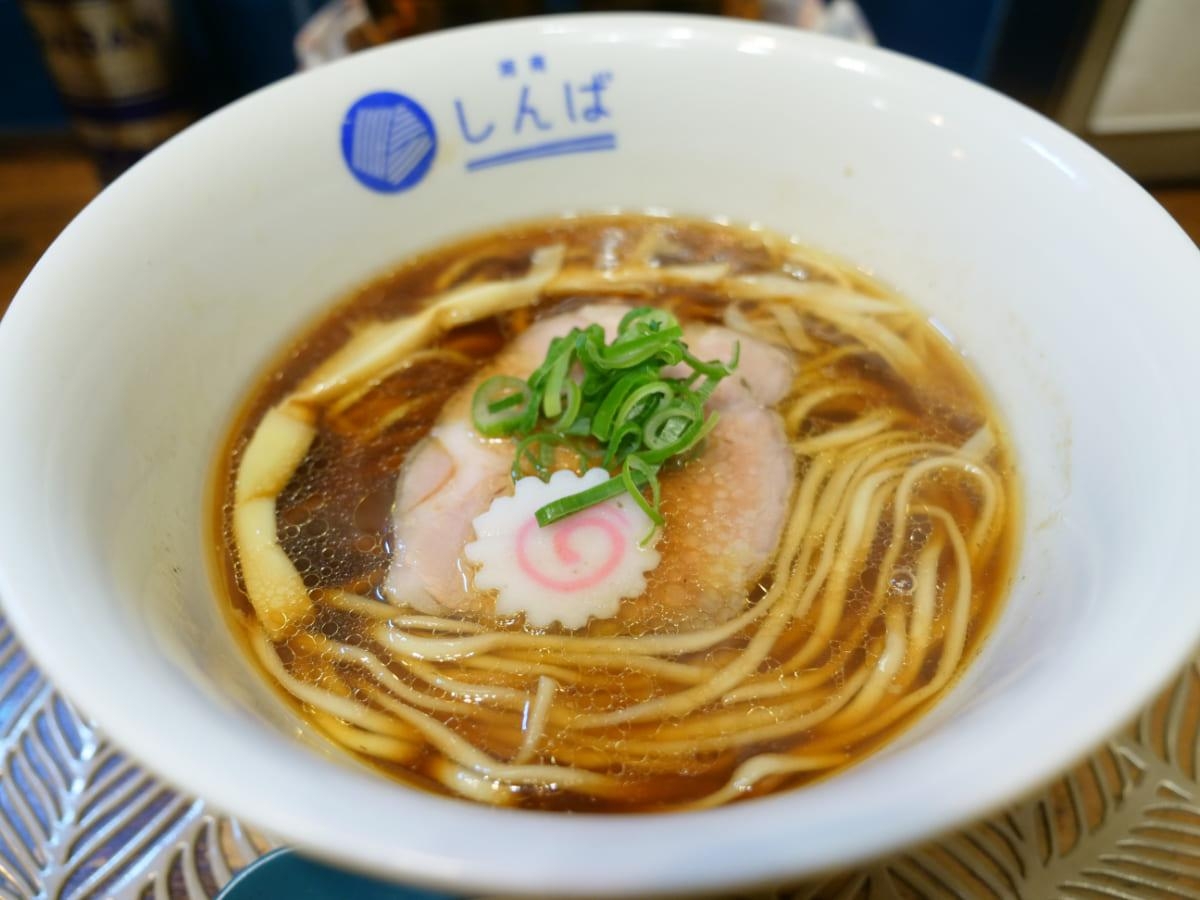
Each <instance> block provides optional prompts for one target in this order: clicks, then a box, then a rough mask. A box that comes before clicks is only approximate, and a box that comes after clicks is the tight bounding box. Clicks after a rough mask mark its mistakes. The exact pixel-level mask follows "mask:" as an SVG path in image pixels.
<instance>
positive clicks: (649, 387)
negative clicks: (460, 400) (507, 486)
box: [471, 306, 741, 537]
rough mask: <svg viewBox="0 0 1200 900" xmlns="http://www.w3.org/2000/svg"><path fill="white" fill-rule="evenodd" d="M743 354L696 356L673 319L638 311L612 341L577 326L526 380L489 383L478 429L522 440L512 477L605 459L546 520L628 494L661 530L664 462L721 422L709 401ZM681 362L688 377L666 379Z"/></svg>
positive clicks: (596, 329)
mask: <svg viewBox="0 0 1200 900" xmlns="http://www.w3.org/2000/svg"><path fill="white" fill-rule="evenodd" d="M740 352H741V347H740V345H735V346H734V351H733V358H732V359H731V360H730V361H729V362H728V363H723V362H720V361H719V360H708V361H705V360H700V359H698V358H697V357H696V356H695V355H693V354H692V353H691V352H690V351H689V350H688V347H687V344H685V343H684V342H683V328H682V327H680V324H679V320H678V319H677V318H676V317H675V316H674V315H672V314H671V313H670V312H669V311H668V310H665V309H659V308H655V307H646V306H643V307H638V308H637V309H632V310H630V311H629V312H628V313H626V314H625V316H624V317H622V319H621V322H620V324H619V325H618V327H617V334H616V336H615V337H614V338H613V340H612V341H611V342H609V341H606V339H605V334H604V329H603V328H602V327H600V326H599V325H597V324H592V325H589V326H588V327H587V328H584V329H579V328H576V329H573V330H572V331H571V332H570V333H569V334H566V335H563V336H562V337H557V338H555V339H554V340H552V341H551V342H550V346H549V347H548V348H547V350H546V358H545V359H544V360H543V361H542V363H541V365H539V366H538V367H537V369H535V370H534V372H533V374H531V375H530V376H529V378H528V379H527V380H526V381H522V380H521V379H519V378H513V377H512V376H508V375H495V376H493V377H491V378H489V379H487V380H486V381H484V382H483V383H482V384H481V385H480V386H479V388H478V389H477V390H476V392H475V396H474V398H473V402H472V408H471V411H472V415H473V418H474V421H475V428H476V430H477V431H478V432H479V433H480V434H481V435H484V436H485V437H508V436H511V437H514V438H517V439H518V442H517V447H516V453H515V457H514V460H513V465H512V477H513V480H514V481H516V480H518V479H520V478H522V477H524V476H526V475H536V476H537V477H539V478H543V479H546V478H549V477H550V475H551V474H552V473H553V471H554V470H555V469H556V468H560V467H561V466H562V465H563V459H562V455H563V453H564V452H565V453H567V454H570V455H573V458H574V463H575V469H576V471H578V472H579V473H580V474H583V472H584V471H585V470H586V469H587V468H588V467H589V466H593V465H596V464H599V465H601V466H602V467H603V468H605V469H607V470H608V471H609V473H610V475H612V476H613V477H612V478H610V479H609V480H608V481H606V482H604V483H603V484H601V485H597V486H596V487H594V488H589V489H588V490H586V491H582V492H581V493H579V494H574V495H572V496H570V497H564V498H562V499H561V500H557V501H555V502H554V503H550V504H547V505H546V506H544V507H542V508H541V509H539V510H538V511H537V521H538V523H539V524H540V525H548V524H550V523H551V522H555V521H557V520H559V519H561V518H563V517H565V516H568V515H570V514H571V513H573V512H578V511H579V510H581V509H586V508H587V507H589V506H592V505H594V504H596V503H601V502H603V501H604V500H607V499H609V498H610V497H615V496H617V495H618V494H621V493H623V492H628V493H629V494H630V495H631V496H632V497H633V498H634V500H635V502H637V504H638V505H639V506H640V507H641V508H642V509H643V510H644V511H645V512H646V514H647V515H648V516H649V517H650V519H651V521H652V522H654V523H655V525H656V526H657V525H660V524H662V514H661V513H660V512H659V483H658V471H659V468H660V466H662V465H663V464H664V463H666V462H667V461H669V460H671V459H674V458H682V457H684V455H685V454H687V453H689V452H690V451H691V450H692V449H693V448H694V447H695V446H696V445H697V444H699V443H700V441H702V440H704V438H705V437H706V436H707V435H708V434H709V433H710V432H711V431H712V429H713V428H714V427H715V425H716V423H717V415H716V413H711V414H710V415H709V416H708V417H707V418H706V417H705V415H704V404H705V403H706V402H707V401H708V399H709V397H711V396H712V393H713V391H714V390H716V387H717V385H718V383H719V382H720V381H721V379H723V378H725V377H726V376H728V375H729V374H730V372H732V371H733V370H734V369H735V368H736V367H737V365H738V359H739V355H740ZM681 364H682V365H683V366H685V367H686V369H687V371H686V373H685V374H682V375H680V377H670V376H665V375H663V370H664V369H666V368H667V367H670V366H676V365H681ZM647 485H648V486H649V487H650V496H649V497H646V496H645V494H643V490H644V488H645V487H646V486H647ZM647 537H649V536H647Z"/></svg>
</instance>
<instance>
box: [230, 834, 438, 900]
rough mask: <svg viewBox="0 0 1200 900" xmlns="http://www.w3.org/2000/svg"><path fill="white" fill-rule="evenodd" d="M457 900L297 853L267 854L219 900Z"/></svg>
mask: <svg viewBox="0 0 1200 900" xmlns="http://www.w3.org/2000/svg"><path fill="white" fill-rule="evenodd" d="M346 898H353V900H454V898H452V897H451V896H450V895H449V894H434V893H431V892H429V891H422V890H418V889H417V888H409V887H401V886H399V885H395V884H387V883H385V882H382V881H376V880H375V879H374V878H368V877H366V876H365V875H355V874H353V873H351V872H344V871H342V870H341V869H335V868H333V867H332V866H327V865H324V864H323V863H319V862H315V861H313V860H311V859H306V858H304V857H303V856H301V855H300V854H299V853H297V852H296V851H295V850H289V849H288V848H286V847H285V848H282V849H279V850H275V851H273V852H271V853H268V854H267V855H266V856H264V857H262V858H261V859H258V860H256V861H255V862H253V863H251V864H250V865H249V866H247V867H246V868H245V869H243V870H242V871H241V872H239V873H238V875H237V876H236V877H234V879H233V880H232V881H230V882H229V884H227V885H226V886H225V889H224V890H223V891H221V893H220V895H219V896H218V897H217V900H346Z"/></svg>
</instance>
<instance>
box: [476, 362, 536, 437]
mask: <svg viewBox="0 0 1200 900" xmlns="http://www.w3.org/2000/svg"><path fill="white" fill-rule="evenodd" d="M531 412H534V413H535V412H536V406H535V404H534V399H533V391H532V389H531V388H530V387H529V385H527V384H526V383H525V382H524V381H522V380H521V379H520V378H514V377H512V376H511V375H493V376H492V377H491V378H489V379H487V381H485V382H484V383H483V384H481V385H480V386H479V389H478V390H477V391H476V392H475V396H474V398H472V401H471V417H472V419H474V422H475V430H476V431H478V432H479V433H480V434H482V435H483V436H484V437H504V436H506V435H510V434H513V433H515V432H517V431H521V430H524V429H525V428H526V427H528V424H529V423H530V422H531V420H532V418H533V417H532V416H531V415H530V413H531Z"/></svg>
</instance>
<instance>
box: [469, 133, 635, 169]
mask: <svg viewBox="0 0 1200 900" xmlns="http://www.w3.org/2000/svg"><path fill="white" fill-rule="evenodd" d="M616 149H617V136H616V135H615V134H614V133H613V132H611V131H603V132H600V133H599V134H588V135H584V136H583V137H574V138H566V139H563V140H557V141H546V142H544V143H541V144H533V145H532V146H529V147H520V148H518V149H516V150H505V151H504V152H502V153H493V154H492V155H490V156H479V157H476V158H475V159H471V160H468V161H467V171H468V172H477V171H479V170H480V169H491V168H494V167H496V166H507V165H510V164H511V163H519V162H525V161H527V160H531V159H544V158H545V157H547V156H566V155H568V154H571V153H596V152H598V151H602V150H616Z"/></svg>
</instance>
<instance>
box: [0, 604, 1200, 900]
mask: <svg viewBox="0 0 1200 900" xmlns="http://www.w3.org/2000/svg"><path fill="white" fill-rule="evenodd" d="M0 750H2V751H3V770H2V771H0V898H4V900H8V898H12V900H31V898H37V900H42V898H46V900H84V898H113V900H202V898H212V897H215V896H216V895H217V893H218V892H219V891H220V889H221V888H222V887H223V886H224V885H225V884H226V883H227V882H228V881H229V879H230V878H231V877H232V876H233V875H234V874H235V873H236V872H238V871H239V870H240V869H242V868H243V867H245V866H246V865H248V864H249V863H251V862H253V861H254V860H255V859H257V858H258V857H259V856H261V855H262V854H264V853H266V852H267V851H268V850H270V849H271V848H272V847H273V846H274V843H273V842H272V841H271V840H269V839H267V838H265V837H263V836H262V835H259V834H256V833H254V832H253V831H251V830H250V829H248V828H245V827H244V826H242V825H241V824H240V823H238V822H237V821H236V820H235V819H231V818H229V817H228V816H223V815H220V814H219V813H217V812H215V811H214V810H212V809H210V808H209V807H207V806H206V805H205V804H204V802H203V801H202V800H198V799H195V798H192V797H186V796H183V795H180V794H178V793H176V792H175V791H173V790H171V789H169V788H167V787H165V786H164V785H163V784H162V783H160V782H159V781H157V780H156V779H155V778H154V777H152V776H150V775H148V774H146V772H145V771H143V770H142V769H140V768H139V767H138V766H137V765H136V764H135V763H133V762H132V761H130V760H129V759H127V758H126V757H125V756H124V755H123V754H122V753H121V752H120V751H119V750H118V749H117V748H116V747H114V746H112V745H111V744H110V743H108V741H107V740H106V739H105V738H104V736H103V735H102V734H101V733H100V732H99V731H97V729H96V728H95V727H94V726H93V725H92V724H91V723H90V722H88V721H87V720H86V719H85V718H83V717H82V716H80V715H79V714H78V713H77V712H76V711H75V710H74V708H72V706H71V705H70V704H69V703H68V702H67V701H66V700H64V699H63V698H62V697H61V696H60V695H59V694H58V692H57V691H56V690H55V689H54V686H53V685H51V684H50V682H48V681H47V680H46V679H45V678H44V677H43V676H42V674H41V673H40V672H39V671H38V670H37V668H36V667H35V666H34V665H33V663H32V661H31V660H30V659H29V656H28V655H27V654H26V653H25V650H24V649H23V648H22V647H21V645H20V643H18V641H17V640H16V638H15V637H14V636H13V633H12V631H11V630H10V629H9V627H8V624H7V622H6V621H5V620H4V619H3V618H2V617H0ZM1198 770H1200V660H1193V662H1192V664H1191V665H1189V666H1188V667H1187V668H1186V669H1185V670H1184V672H1183V673H1182V674H1181V675H1180V676H1179V678H1178V679H1176V681H1175V682H1174V683H1173V684H1172V685H1171V686H1170V687H1169V688H1168V689H1167V690H1166V691H1164V692H1163V693H1162V694H1161V695H1160V696H1159V697H1158V699H1157V700H1156V701H1155V702H1154V703H1153V704H1151V705H1150V706H1149V707H1147V708H1146V709H1145V710H1144V711H1143V712H1142V714H1141V716H1139V718H1138V719H1137V721H1136V722H1135V723H1134V724H1133V725H1132V726H1131V727H1130V728H1128V729H1127V730H1126V731H1124V732H1122V733H1121V734H1120V735H1118V736H1117V737H1115V738H1114V739H1112V740H1111V741H1109V742H1108V743H1107V744H1105V745H1104V746H1103V747H1102V748H1100V749H1099V750H1097V752H1096V753H1094V754H1093V755H1092V756H1091V757H1090V758H1088V759H1087V760H1086V761H1084V762H1083V763H1081V764H1080V765H1078V766H1076V767H1075V768H1074V769H1072V770H1071V771H1070V772H1069V773H1067V774H1066V775H1064V776H1063V777H1062V778H1061V779H1059V780H1058V781H1056V782H1055V783H1054V784H1052V785H1051V786H1050V787H1049V788H1047V789H1045V790H1043V791H1041V792H1040V793H1038V794H1037V795H1036V796H1034V797H1031V798H1029V799H1028V800H1026V801H1024V802H1022V803H1019V804H1017V805H1015V806H1013V807H1012V808H1010V809H1008V810H1006V811H1005V812H1003V813H1001V814H1000V815H997V816H995V817H993V818H992V819H989V820H988V821H985V822H981V823H979V824H977V825H974V826H972V827H970V828H968V829H966V830H964V831H961V832H959V833H958V834H955V835H953V836H951V837H948V838H944V839H942V840H940V841H937V842H935V843H931V844H927V845H925V846H922V847H919V848H917V849H915V850H913V851H910V852H907V853H904V854H901V855H899V856H895V857H892V858H890V859H886V860H882V861H880V862H878V863H876V864H874V865H872V866H870V867H867V868H864V869H861V870H857V871H853V872H847V873H844V874H841V875H838V876H835V877H832V878H828V879H826V880H824V881H822V882H820V883H812V884H806V885H800V886H796V887H792V888H789V889H786V890H782V891H778V892H776V893H773V894H766V895H762V894H759V895H753V898H751V895H742V900H759V898H762V900H766V898H768V897H770V898H774V900H800V898H838V900H853V898H863V900H868V898H869V900H893V898H895V900H899V898H924V897H930V898H963V897H966V898H975V897H979V898H1022V900H1024V898H1030V900H1043V898H1048V897H1070V898H1081V900H1083V898H1088V900H1090V898H1120V900H1156V898H1164V900H1167V898H1170V900H1178V898H1196V900H1200V780H1198V777H1197V776H1198V774H1200V773H1198Z"/></svg>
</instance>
